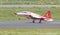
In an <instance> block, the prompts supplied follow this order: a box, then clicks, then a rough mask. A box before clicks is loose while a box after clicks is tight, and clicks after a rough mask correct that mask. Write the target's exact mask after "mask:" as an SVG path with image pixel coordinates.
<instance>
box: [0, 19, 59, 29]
mask: <svg viewBox="0 0 60 35" xmlns="http://www.w3.org/2000/svg"><path fill="white" fill-rule="evenodd" d="M0 28H60V20H55V21H52V22H47V21H43V22H42V23H38V21H36V22H35V23H32V20H0Z"/></svg>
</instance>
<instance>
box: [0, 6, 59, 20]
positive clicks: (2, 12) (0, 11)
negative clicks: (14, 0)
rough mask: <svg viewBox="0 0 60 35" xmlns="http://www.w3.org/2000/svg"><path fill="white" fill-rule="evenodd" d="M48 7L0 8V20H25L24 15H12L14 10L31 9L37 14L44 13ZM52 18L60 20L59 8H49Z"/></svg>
mask: <svg viewBox="0 0 60 35" xmlns="http://www.w3.org/2000/svg"><path fill="white" fill-rule="evenodd" d="M48 9H49V8H35V7H33V8H0V20H18V18H21V19H22V20H25V19H26V18H25V17H20V16H17V15H14V12H16V11H18V12H19V11H20V12H21V11H31V12H34V13H37V14H39V15H44V14H45V13H46V12H47V10H48ZM50 10H51V14H52V18H53V19H54V20H60V8H56V7H52V8H50Z"/></svg>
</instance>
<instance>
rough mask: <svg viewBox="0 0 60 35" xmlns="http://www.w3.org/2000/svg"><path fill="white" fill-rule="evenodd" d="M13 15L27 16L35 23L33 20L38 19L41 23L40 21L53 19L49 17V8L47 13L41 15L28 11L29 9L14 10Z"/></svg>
mask: <svg viewBox="0 0 60 35" xmlns="http://www.w3.org/2000/svg"><path fill="white" fill-rule="evenodd" d="M14 14H15V15H19V16H24V17H27V18H29V19H32V20H33V23H35V20H39V23H41V21H43V20H45V21H53V19H52V18H51V12H50V10H48V11H47V13H46V14H45V15H43V16H40V15H38V14H35V13H32V12H29V11H22V12H17V13H16V12H15V13H14Z"/></svg>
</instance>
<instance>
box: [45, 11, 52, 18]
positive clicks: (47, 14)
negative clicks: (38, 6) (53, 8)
mask: <svg viewBox="0 0 60 35" xmlns="http://www.w3.org/2000/svg"><path fill="white" fill-rule="evenodd" d="M44 17H46V18H47V19H50V18H51V12H50V10H48V11H47V13H46V14H45V15H44Z"/></svg>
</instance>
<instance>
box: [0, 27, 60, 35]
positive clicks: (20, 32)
mask: <svg viewBox="0 0 60 35" xmlns="http://www.w3.org/2000/svg"><path fill="white" fill-rule="evenodd" d="M0 35H60V29H56V28H49V29H48V28H41V29H40V28H38V29H37V28H36V29H34V28H30V29H29V28H18V29H17V28H16V29H15V28H13V29H11V28H10V29H0Z"/></svg>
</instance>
